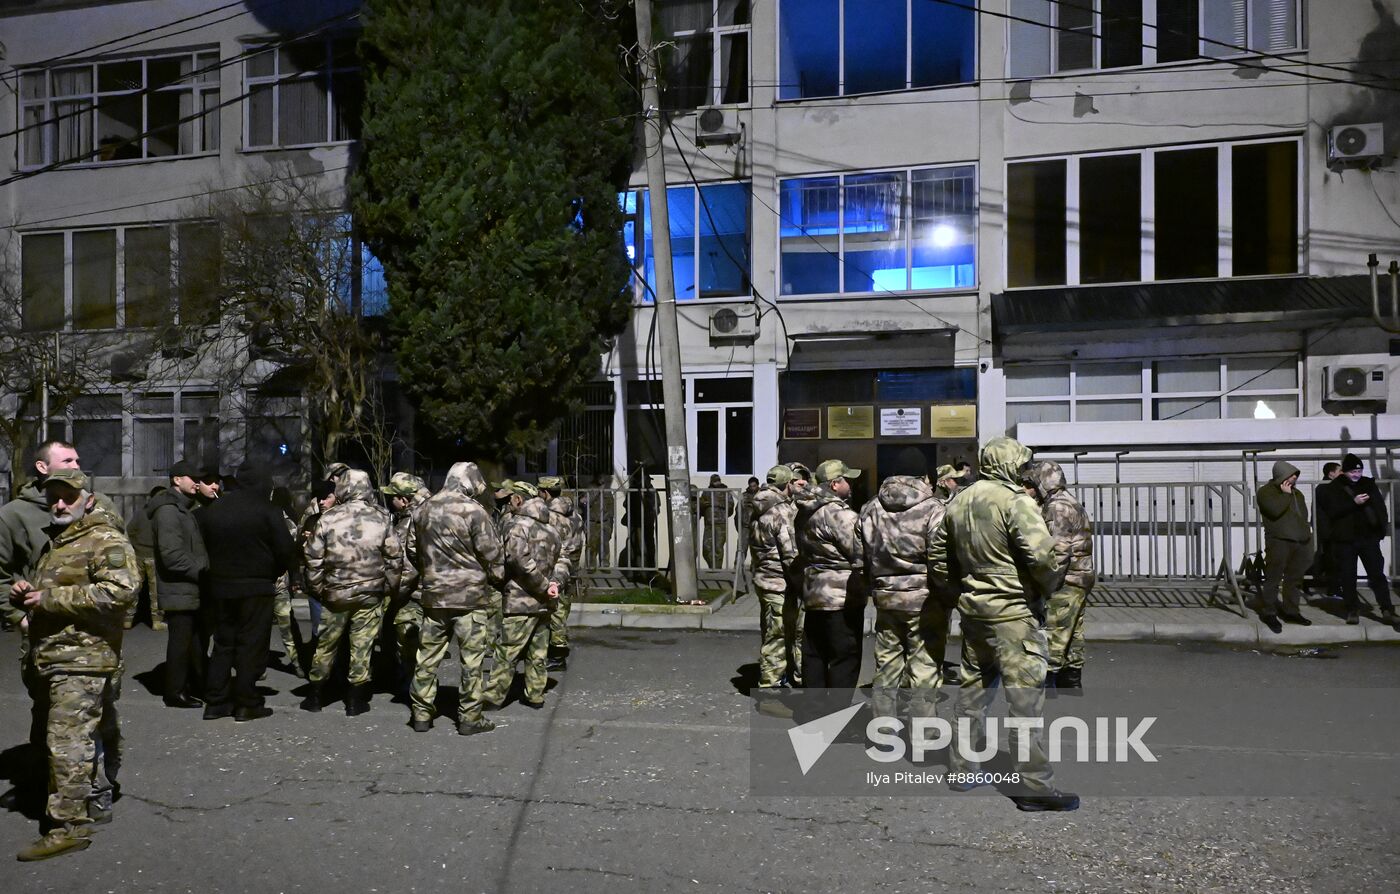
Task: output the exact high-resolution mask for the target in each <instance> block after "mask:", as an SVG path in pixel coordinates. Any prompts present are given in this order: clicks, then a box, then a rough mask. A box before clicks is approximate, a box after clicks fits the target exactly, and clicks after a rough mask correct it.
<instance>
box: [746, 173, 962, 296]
mask: <svg viewBox="0 0 1400 894" xmlns="http://www.w3.org/2000/svg"><path fill="white" fill-rule="evenodd" d="M948 168H970V169H971V170H972V206H973V208H974V209H975V215H976V220H974V221H973V224H972V257H973V268H974V269H973V271H972V285H969V286H950V287H948V288H945V289H913V288H909V287H908V286H907V285H906V288H904V289H902V290H900V289H891V290H886V289H882V288H876V289H874V290H873V291H870V292H847V291H846V290H845V289H846V178H847V177H858V176H861V175H864V174H888V173H902V174H903V175H904V192H903V195H902V196H901V197H900V206H901V207H900V214H901V215H902V216H903V219H904V222H905V226H904V231H905V234H904V270H905V273H906V274H907V275H906V277H905V283H906V284H908V283H911V282H912V279H913V274H912V272H911V271H912V269H913V266H914V244H913V239H914V207H913V201H914V198H913V190H912V189H911V188H910V184H912V183H913V177H914V173H915V172H916V171H933V170H941V169H948ZM823 177H836V178H837V186H836V189H837V220H838V225H837V234H836V244H837V248H836V254H837V265H836V283H837V286H838V289H839V290H838V291H836V292H793V293H791V294H787V293H784V292H783V225H784V224H793V222H792V221H789V220H787V219H786V218H783V217H782V209H783V206H782V197H783V184H784V183H787V182H790V181H793V180H815V179H819V178H823ZM773 199H774V204H773V207H774V208H776V209H778V213H777V216H778V218H779V219H778V226H777V227H775V228H774V255H773V257H774V259H775V260H776V262H777V263H776V264H774V273H775V276H776V278H777V282H776V283H775V284H774V288H773V292H774V294H775V295H777V296H778V300H780V301H812V300H815V299H821V300H836V299H856V298H863V299H870V298H880V297H888V296H890V295H898V296H901V297H903V296H906V295H912V294H936V295H948V294H957V293H960V292H972V291H976V290H977V288H978V287H979V286H980V284H981V282H982V257H981V238H982V181H981V177H980V176H979V165H978V163H977V162H975V161H965V162H951V163H946V164H936V165H917V166H913V167H899V168H863V169H859V170H849V171H828V172H814V173H810V174H801V175H795V176H790V177H780V178H777V179H776V180H774V182H773ZM794 225H795V224H794Z"/></svg>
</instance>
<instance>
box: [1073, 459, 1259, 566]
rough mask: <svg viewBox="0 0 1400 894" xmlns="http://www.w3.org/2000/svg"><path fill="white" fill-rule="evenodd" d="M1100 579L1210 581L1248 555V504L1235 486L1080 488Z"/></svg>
mask: <svg viewBox="0 0 1400 894" xmlns="http://www.w3.org/2000/svg"><path fill="white" fill-rule="evenodd" d="M1070 490H1071V492H1073V493H1074V494H1075V496H1076V497H1077V498H1078V499H1079V501H1080V502H1081V503H1083V504H1084V508H1085V510H1086V511H1087V512H1088V513H1089V519H1090V521H1091V523H1092V526H1093V542H1094V564H1095V566H1096V567H1097V569H1098V575H1099V579H1100V580H1104V581H1124V582H1135V583H1139V582H1144V581H1182V580H1209V579H1212V578H1213V577H1214V576H1215V574H1216V572H1217V571H1218V570H1219V568H1220V565H1221V562H1222V560H1226V559H1228V560H1230V564H1232V565H1238V563H1239V560H1241V559H1242V558H1243V557H1244V555H1245V554H1246V553H1247V552H1248V541H1249V533H1250V522H1251V521H1252V519H1250V517H1249V516H1250V512H1249V507H1250V500H1249V499H1248V496H1247V495H1246V493H1245V489H1244V485H1241V484H1236V483H1226V482H1222V483H1186V484H1080V485H1075V486H1071V488H1070Z"/></svg>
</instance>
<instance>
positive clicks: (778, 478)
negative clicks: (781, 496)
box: [768, 466, 794, 487]
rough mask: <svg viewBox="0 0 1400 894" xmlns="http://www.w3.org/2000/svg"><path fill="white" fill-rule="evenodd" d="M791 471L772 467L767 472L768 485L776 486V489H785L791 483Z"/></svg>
mask: <svg viewBox="0 0 1400 894" xmlns="http://www.w3.org/2000/svg"><path fill="white" fill-rule="evenodd" d="M793 477H794V476H793V474H792V469H790V468H788V467H787V466H774V467H773V468H771V469H769V470H768V483H769V484H776V485H777V486H778V487H786V486H787V485H789V484H791V483H792V479H793Z"/></svg>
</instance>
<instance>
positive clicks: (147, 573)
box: [127, 558, 165, 630]
mask: <svg viewBox="0 0 1400 894" xmlns="http://www.w3.org/2000/svg"><path fill="white" fill-rule="evenodd" d="M137 564H139V565H140V566H141V582H142V583H143V584H145V586H146V600H147V603H148V604H149V605H150V607H151V629H152V630H164V629H165V612H163V611H161V610H160V591H159V589H158V587H157V586H156V584H157V583H158V581H157V579H156V560H155V559H153V558H141V559H138V560H137ZM136 601H137V602H140V601H141V600H139V599H138V600H136ZM127 618H128V619H129V620H133V621H134V620H135V619H136V604H135V603H132V606H131V609H130V610H129V611H128V612H127Z"/></svg>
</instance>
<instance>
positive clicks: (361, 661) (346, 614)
mask: <svg viewBox="0 0 1400 894" xmlns="http://www.w3.org/2000/svg"><path fill="white" fill-rule="evenodd" d="M383 623H384V603H383V601H382V600H381V601H379V602H376V603H375V604H374V605H372V606H370V607H369V608H356V609H351V610H350V611H333V610H331V609H330V608H329V607H328V608H326V609H325V611H324V612H323V614H322V616H321V632H320V634H319V635H318V636H317V637H316V657H315V658H313V659H312V660H311V673H310V674H308V676H307V678H308V679H309V680H310V681H311V682H312V683H324V682H325V681H326V678H327V677H329V676H330V675H331V668H332V667H333V666H334V665H335V653H336V650H337V649H338V648H339V646H340V640H341V637H343V636H344V635H345V631H346V628H349V630H350V673H349V676H348V680H349V682H350V685H352V686H358V685H360V684H361V683H368V682H369V662H370V658H371V657H373V655H374V641H375V640H377V639H378V638H379V627H380V625H381V624H383Z"/></svg>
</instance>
